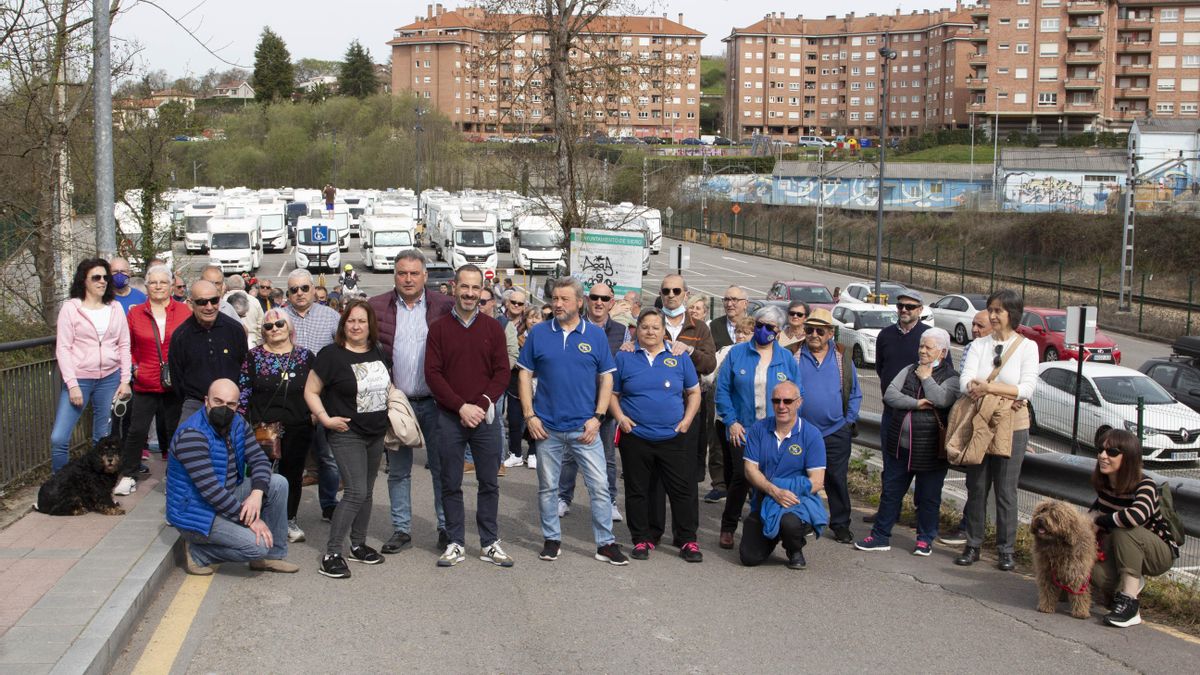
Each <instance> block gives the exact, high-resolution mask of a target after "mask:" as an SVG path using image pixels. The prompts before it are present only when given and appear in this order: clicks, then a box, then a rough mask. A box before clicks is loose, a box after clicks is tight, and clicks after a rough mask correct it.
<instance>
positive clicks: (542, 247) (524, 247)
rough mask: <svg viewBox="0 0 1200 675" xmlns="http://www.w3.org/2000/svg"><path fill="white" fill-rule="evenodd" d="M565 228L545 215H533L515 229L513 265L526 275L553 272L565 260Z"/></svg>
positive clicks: (525, 216)
mask: <svg viewBox="0 0 1200 675" xmlns="http://www.w3.org/2000/svg"><path fill="white" fill-rule="evenodd" d="M563 246H564V238H563V232H562V228H561V227H559V225H558V223H557V222H555V221H554V220H553V218H552V217H551V216H550V215H548V214H546V213H545V212H541V213H538V212H531V213H527V214H524V215H522V216H521V217H519V218H518V219H517V220H516V222H515V223H514V225H513V234H512V257H513V263H514V264H515V265H516V266H517V267H519V268H520V269H522V270H525V271H527V272H552V271H554V270H555V269H556V268H557V267H558V265H559V264H561V263H563V262H564V260H565V258H564V255H563V253H564V251H563Z"/></svg>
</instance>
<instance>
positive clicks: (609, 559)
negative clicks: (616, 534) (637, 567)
mask: <svg viewBox="0 0 1200 675" xmlns="http://www.w3.org/2000/svg"><path fill="white" fill-rule="evenodd" d="M596 560H599V561H600V562H606V563H609V564H612V565H628V564H629V558H626V557H625V554H624V553H621V545H620V544H618V543H617V542H615V541H614V542H612V543H611V544H605V545H603V546H601V547H600V548H598V549H596Z"/></svg>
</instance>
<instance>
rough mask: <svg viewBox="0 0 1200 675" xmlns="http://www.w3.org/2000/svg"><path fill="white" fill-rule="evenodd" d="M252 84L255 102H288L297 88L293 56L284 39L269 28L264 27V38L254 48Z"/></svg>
mask: <svg viewBox="0 0 1200 675" xmlns="http://www.w3.org/2000/svg"><path fill="white" fill-rule="evenodd" d="M250 84H251V86H253V87H254V98H255V100H258V101H262V102H265V103H272V102H274V101H286V100H288V99H290V98H291V96H292V90H293V89H294V88H295V76H294V74H293V70H292V56H291V54H289V53H288V49H287V45H285V44H284V43H283V38H281V37H279V36H278V35H276V34H275V32H274V31H272V30H271V29H270V28H269V27H263V32H262V37H261V38H259V41H258V46H257V47H255V48H254V75H253V77H252V78H251V80H250Z"/></svg>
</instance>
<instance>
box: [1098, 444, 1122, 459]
mask: <svg viewBox="0 0 1200 675" xmlns="http://www.w3.org/2000/svg"><path fill="white" fill-rule="evenodd" d="M1100 452H1103V453H1104V454H1106V455H1108V456H1109V457H1116V456H1117V455H1120V454H1121V449H1120V448H1112V447H1108V446H1105V447H1103V448H1100Z"/></svg>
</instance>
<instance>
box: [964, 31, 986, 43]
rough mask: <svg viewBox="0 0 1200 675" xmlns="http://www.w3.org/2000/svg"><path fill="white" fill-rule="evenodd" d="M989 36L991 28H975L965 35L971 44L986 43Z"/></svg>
mask: <svg viewBox="0 0 1200 675" xmlns="http://www.w3.org/2000/svg"><path fill="white" fill-rule="evenodd" d="M991 34H992V29H991V28H976V29H975V30H973V31H971V32H970V33H968V34H967V39H968V40H970V41H971V42H987V41H988V37H989V36H990V35H991Z"/></svg>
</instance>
